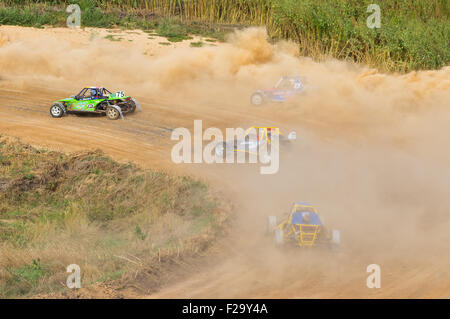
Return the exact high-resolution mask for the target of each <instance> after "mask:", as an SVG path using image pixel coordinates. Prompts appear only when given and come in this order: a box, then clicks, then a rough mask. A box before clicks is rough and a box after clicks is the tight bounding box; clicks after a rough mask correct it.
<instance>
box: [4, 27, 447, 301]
mask: <svg viewBox="0 0 450 319" xmlns="http://www.w3.org/2000/svg"><path fill="white" fill-rule="evenodd" d="M38 32H41V33H39V34H40V35H42V38H41V44H42V43H44V44H45V43H46V41H48V43H50V44H51V41H53V40H51V32H52V30H44V31H39V30H34V31H30V30H29V29H20V28H17V29H16V28H3V29H2V28H0V33H2V34H3V36H4V37H5V35H6V38H7V39H8V42H6V44H4V45H3V47H0V77H1V78H0V97H1V104H0V134H6V135H10V136H17V137H19V138H21V139H22V140H23V141H24V142H29V143H31V144H34V145H39V146H44V147H47V148H51V149H57V150H62V151H75V150H80V149H86V148H94V149H95V148H100V149H102V150H103V151H104V152H105V153H107V154H109V155H111V156H112V157H114V158H115V159H117V160H121V161H133V162H135V163H137V164H139V165H141V166H143V167H151V168H158V169H164V170H169V171H173V172H176V173H183V174H193V175H196V176H199V177H201V178H204V179H206V180H207V181H208V182H209V183H210V184H211V186H212V187H213V188H214V189H215V190H220V191H222V192H223V193H224V194H226V196H227V197H228V198H232V199H233V203H234V206H235V207H236V211H235V212H234V216H233V223H232V229H231V230H230V234H229V235H228V237H226V238H224V239H223V241H222V242H221V243H218V244H217V245H216V246H215V247H214V249H213V251H211V252H210V254H211V256H210V257H208V256H207V257H205V258H207V260H208V262H205V266H203V267H200V269H198V270H197V271H195V272H194V273H189V274H188V275H187V276H184V278H185V279H183V280H177V282H174V283H172V284H169V285H168V286H167V287H164V288H163V289H162V290H161V291H160V292H158V293H157V294H154V295H151V296H145V297H151V298H153V297H154V298H172V297H174V298H175V297H181V298H184V297H187V298H201V297H212V298H215V297H218V298H219V297H221V298H227V297H228V298H232V297H246V298H262V297H269V298H317V297H318V298H320V297H330V298H346V297H356V298H358V297H376V298H380V297H387V298H398V297H407V298H429V297H437V298H449V297H450V255H449V251H450V234H449V233H450V232H449V229H450V217H449V216H450V215H449V210H450V199H449V198H448V189H449V185H450V175H449V171H448V160H449V159H450V151H449V149H448V136H449V135H448V134H449V133H450V132H449V131H450V129H449V127H450V126H449V125H448V124H449V123H450V116H449V114H450V109H449V106H450V105H449V104H448V103H449V102H448V101H450V96H449V88H450V84H449V69H448V68H447V69H443V70H440V71H433V72H423V73H418V74H410V75H406V76H385V75H380V74H377V73H376V72H373V71H370V70H366V69H359V68H357V67H355V66H349V65H345V64H343V63H340V62H333V61H332V62H329V63H324V64H316V63H313V62H311V61H309V60H307V59H306V60H299V62H297V58H296V57H294V56H292V55H291V53H290V51H289V50H290V48H289V46H288V45H284V46H286V47H283V46H282V45H280V46H278V47H272V46H271V45H269V44H268V43H265V42H264V41H265V40H264V36H263V35H261V32H260V31H255V30H253V31H252V32H247V33H243V34H241V35H240V37H239V36H238V37H237V39H234V40H233V39H232V40H231V42H230V43H231V44H224V45H219V46H217V47H210V48H202V49H189V48H184V49H183V48H180V49H173V52H175V53H167V52H169V51H164V52H161V53H155V55H154V56H147V55H145V56H144V55H142V51H141V50H149V49H148V47H146V48H145V49H143V48H141V46H140V45H141V44H139V46H138V45H137V47H136V52H134V53H133V57H134V59H135V60H136V61H123V63H124V66H123V67H122V68H125V69H126V68H127V67H128V70H130V71H128V72H124V73H121V72H120V71H118V70H115V69H113V70H108V71H106V72H105V74H100V75H98V74H96V73H95V72H92V65H90V64H89V63H90V61H92V59H94V60H95V63H97V64H100V67H101V69H103V70H104V69H105V67H106V66H104V65H102V63H103V62H102V60H98V59H97V56H98V52H97V51H96V50H97V48H96V47H94V48H89V49H88V48H87V47H84V44H85V42H86V41H87V43H88V41H90V40H89V37H88V36H86V35H83V37H84V38H83V37H78V35H76V34H73V33H70V34H68V37H67V38H68V39H70V40H71V41H72V44H69V43H65V42H63V43H62V44H61V46H62V47H65V46H67V47H70V45H72V46H73V47H72V49H73V50H78V51H77V54H76V55H75V54H72V53H70V52H69V53H68V51H58V49H56V53H55V50H51V51H50V50H49V51H46V50H45V48H42V47H41V46H39V47H38V46H35V45H36V44H35V43H34V42H33V40H31V39H32V37H31V36H30V34H34V35H36V34H37V33H38ZM58 32H59V33H62V34H64V33H63V31H61V30H58ZM47 37H48V38H47ZM59 41H64V40H62V39H59ZM77 41H78V42H77ZM83 41H85V42H83ZM251 41H254V43H255V45H250V44H249V43H250V42H251ZM67 42H68V41H67ZM73 42H76V45H74V44H73ZM148 45H150V47H151V45H154V44H148ZM0 46H1V41H0ZM14 46H16V47H14ZM94 46H95V45H94ZM105 46H106V47H107V48H108V49H109V51H108V50H106V51H107V52H109V53H104V54H105V60H106V61H105V63H108V62H111V61H113V60H114V57H117V55H120V54H122V53H123V52H122V51H121V50H122V49H124V47H125V48H126V50H127V54H128V52H129V50H130V48H132V49H133V48H134V47H133V45H132V44H130V43H123V44H120V43H119V44H110V43H103V42H102V43H101V44H100V47H102V48H104V47H105ZM109 46H111V47H109ZM43 47H45V45H43ZM67 47H65V48H66V49H67ZM91 47H92V45H91ZM177 50H184V51H180V53H177ZM188 50H192V52H194V53H192V55H190V54H189V53H187V52H188ZM271 50H272V51H271ZM155 52H157V51H155ZM189 52H191V51H189ZM63 53H64V54H65V55H66V58H67V59H72V62H71V63H69V64H67V65H66V66H67V68H68V71H70V72H67V73H65V72H61V70H58V69H55V65H58V63H63V62H61V61H59V56H60V55H63ZM51 54H53V55H51ZM92 54H94V55H92ZM12 57H15V58H16V59H17V60H16V61H20V63H15V61H11V58H12ZM203 59H208V61H207V62H204V61H203ZM221 59H223V60H221ZM221 61H223V64H224V65H225V66H224V67H223V69H221V67H220V65H221V64H220V62H221ZM72 63H76V64H81V65H82V66H79V68H81V69H82V70H83V71H84V73H85V77H86V78H85V79H84V78H82V76H81V75H80V73H81V72H80V73H79V72H78V71H77V68H74V69H72V68H71V65H72ZM19 64H25V65H26V66H27V67H25V66H24V65H21V66H19ZM147 64H148V65H147ZM191 65H195V67H194V68H192V69H191V68H190V66H191ZM163 66H165V69H164V68H163ZM294 67H296V68H301V69H302V72H304V73H305V74H306V75H308V78H309V79H310V81H311V82H312V83H311V85H310V91H309V92H310V93H308V94H307V95H306V97H305V98H304V99H303V100H301V102H297V101H294V102H289V103H286V104H283V105H267V106H264V107H262V108H260V109H255V108H254V107H252V106H250V105H249V103H248V94H249V93H251V90H252V89H254V88H258V87H259V86H260V85H268V83H269V81H268V80H267V78H268V79H269V80H270V82H273V81H275V80H276V77H279V76H280V75H282V74H283V72H289V71H290V70H292V68H294ZM133 72H134V73H133ZM253 77H254V78H256V80H254V81H252V82H249V79H251V78H253ZM85 81H88V82H90V83H89V85H90V84H91V83H92V82H95V83H93V84H97V85H102V84H104V85H105V86H108V85H110V86H113V88H111V89H113V90H114V89H116V88H117V89H119V88H121V89H125V90H126V92H128V93H129V94H131V95H133V96H134V97H136V98H137V99H138V100H139V101H140V103H141V105H142V107H143V109H144V112H142V113H139V112H138V113H136V114H134V115H132V116H129V117H127V118H126V119H125V120H123V121H121V120H119V121H114V122H113V121H108V120H107V119H106V118H99V117H77V116H73V115H72V116H67V117H64V118H62V119H52V118H51V117H50V116H49V114H48V108H49V106H50V104H51V102H53V101H54V100H56V99H58V98H62V97H65V96H69V95H71V94H73V93H74V92H73V91H74V90H78V89H79V87H80V86H84V85H88V84H87V83H84V82H85ZM100 81H101V82H102V83H98V82H100ZM215 82H217V83H218V84H217V85H216V84H214V83H215ZM133 83H136V84H135V86H133ZM196 119H203V126H204V128H206V127H210V126H216V127H219V128H225V127H248V126H250V125H255V124H259V125H266V124H267V125H276V126H279V127H280V128H281V129H282V130H283V129H284V130H296V131H297V136H298V141H297V143H296V146H295V149H294V150H293V152H292V154H290V156H289V157H286V158H283V157H282V162H281V163H280V172H279V173H278V174H275V175H269V176H262V175H259V174H258V166H256V167H253V166H248V165H245V166H242V165H199V164H195V165H194V164H192V165H179V166H177V165H174V164H172V162H171V160H170V150H171V147H172V145H173V141H171V140H170V134H171V129H174V128H177V127H186V128H189V129H191V128H192V125H193V121H194V120H196ZM282 156H283V155H282ZM298 200H308V201H312V202H313V203H314V204H315V205H316V206H317V207H318V208H319V211H320V212H322V215H324V216H325V217H326V222H327V223H329V224H331V225H333V226H335V227H336V228H339V229H341V233H342V236H343V249H342V251H341V252H340V253H338V254H333V255H330V253H328V252H289V253H286V252H280V251H278V250H275V249H273V248H272V247H271V246H270V245H269V244H268V240H267V239H266V238H264V236H263V234H262V230H263V229H264V223H265V218H266V216H267V215H269V214H271V213H276V214H278V213H280V212H283V211H286V210H287V209H289V207H290V205H291V204H292V202H294V201H298ZM372 263H376V264H379V265H380V266H381V269H382V288H381V289H368V288H367V287H366V277H367V275H368V274H367V273H366V267H367V265H369V264H372Z"/></svg>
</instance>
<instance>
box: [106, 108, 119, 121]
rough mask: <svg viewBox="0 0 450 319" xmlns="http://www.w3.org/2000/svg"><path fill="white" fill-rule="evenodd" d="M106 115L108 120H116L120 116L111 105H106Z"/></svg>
mask: <svg viewBox="0 0 450 319" xmlns="http://www.w3.org/2000/svg"><path fill="white" fill-rule="evenodd" d="M106 116H107V117H108V119H110V120H117V119H118V118H119V116H120V113H119V111H118V110H117V109H115V108H114V107H112V106H108V107H107V108H106Z"/></svg>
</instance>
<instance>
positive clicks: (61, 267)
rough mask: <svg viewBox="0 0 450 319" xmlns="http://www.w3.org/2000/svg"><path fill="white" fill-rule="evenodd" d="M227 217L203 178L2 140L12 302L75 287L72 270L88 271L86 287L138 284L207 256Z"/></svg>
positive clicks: (0, 195)
mask: <svg viewBox="0 0 450 319" xmlns="http://www.w3.org/2000/svg"><path fill="white" fill-rule="evenodd" d="M225 218H226V217H225V213H224V211H223V209H221V208H220V207H218V202H217V200H215V199H213V198H212V197H211V195H210V194H209V192H208V190H207V187H206V186H205V185H204V184H202V183H200V182H198V181H196V180H193V179H190V178H186V177H178V176H169V175H167V174H164V173H160V172H154V171H143V170H140V169H138V168H136V167H134V166H133V165H131V164H129V165H126V164H118V163H116V162H114V161H112V160H111V159H110V158H108V157H106V156H104V155H103V154H102V153H101V152H87V153H80V154H72V155H65V154H60V153H57V152H47V151H45V150H38V149H35V148H32V147H30V146H27V145H23V144H21V143H19V142H18V141H15V140H11V139H5V138H0V296H1V297H3V298H5V297H6V298H8V297H19V296H20V297H30V296H33V295H35V294H38V293H52V292H58V291H65V290H67V288H66V287H65V282H66V278H67V275H68V274H67V273H66V267H67V266H68V265H70V264H78V265H79V266H80V267H81V270H82V284H83V286H87V285H90V284H92V283H95V282H102V281H109V280H114V279H118V278H122V279H126V278H128V276H129V274H131V273H133V276H132V277H133V278H135V277H136V273H137V272H139V271H144V270H145V269H146V268H148V267H154V265H155V263H156V264H157V263H159V262H161V259H163V260H164V259H165V258H166V259H167V258H175V259H177V258H182V257H184V256H193V255H195V254H197V253H198V252H199V251H202V250H204V249H205V248H206V247H207V246H208V244H209V243H210V242H211V241H212V240H213V239H214V237H215V235H216V233H217V231H218V230H219V229H220V225H221V224H222V222H223V221H224V219H225ZM154 275H156V274H154ZM130 278H131V277H130Z"/></svg>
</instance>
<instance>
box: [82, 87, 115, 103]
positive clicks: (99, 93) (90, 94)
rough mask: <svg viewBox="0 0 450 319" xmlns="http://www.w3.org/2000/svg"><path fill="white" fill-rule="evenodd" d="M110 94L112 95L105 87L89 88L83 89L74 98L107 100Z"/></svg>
mask: <svg viewBox="0 0 450 319" xmlns="http://www.w3.org/2000/svg"><path fill="white" fill-rule="evenodd" d="M110 94H112V93H111V92H110V91H109V90H107V89H105V88H104V87H87V88H84V89H82V90H81V91H80V93H78V94H77V95H75V97H74V98H75V99H76V100H85V99H106V98H107V96H108V95H110Z"/></svg>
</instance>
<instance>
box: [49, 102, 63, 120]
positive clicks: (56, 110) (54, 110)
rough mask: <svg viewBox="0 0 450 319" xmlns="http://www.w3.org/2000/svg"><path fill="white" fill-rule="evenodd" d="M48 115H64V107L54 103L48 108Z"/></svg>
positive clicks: (57, 116)
mask: <svg viewBox="0 0 450 319" xmlns="http://www.w3.org/2000/svg"><path fill="white" fill-rule="evenodd" d="M50 115H51V116H52V117H54V118H60V117H63V116H64V109H63V107H62V106H61V104H60V103H55V104H53V105H52V107H51V108H50Z"/></svg>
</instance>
